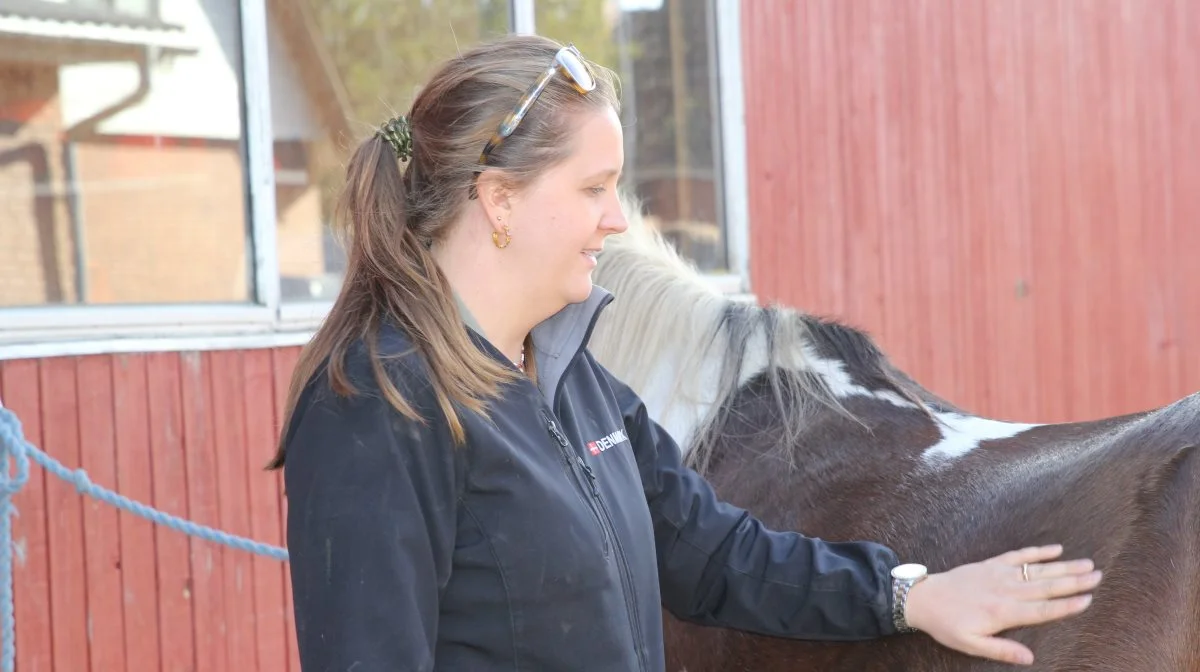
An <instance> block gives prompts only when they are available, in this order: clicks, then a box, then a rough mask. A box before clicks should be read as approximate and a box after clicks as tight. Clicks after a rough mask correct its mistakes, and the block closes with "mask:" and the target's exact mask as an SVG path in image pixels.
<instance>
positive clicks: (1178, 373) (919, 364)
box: [742, 0, 1200, 421]
mask: <svg viewBox="0 0 1200 672" xmlns="http://www.w3.org/2000/svg"><path fill="white" fill-rule="evenodd" d="M742 43H743V49H744V59H745V60H744V68H745V75H746V80H745V93H746V114H747V132H748V138H747V141H748V145H749V146H748V157H747V163H748V165H749V169H750V176H749V182H750V184H749V187H750V215H751V222H752V224H751V226H752V229H751V231H752V236H751V239H752V240H751V264H752V281H753V288H754V291H755V293H756V294H758V295H759V297H760V298H761V299H763V300H767V301H776V300H778V301H781V302H786V303H789V304H793V305H795V306H797V307H801V308H804V309H807V310H809V311H811V312H815V313H824V314H833V315H836V316H841V317H843V318H845V319H847V320H848V321H850V322H852V323H854V324H856V325H858V326H861V327H864V328H866V329H868V330H869V331H871V332H872V333H873V334H874V335H875V336H876V337H877V338H878V339H879V341H880V342H881V344H882V346H883V347H884V349H885V350H886V351H888V352H889V354H890V355H891V356H892V357H893V358H894V360H896V362H897V363H898V364H899V365H900V366H901V367H902V368H904V369H906V370H907V371H909V372H910V373H911V374H913V375H914V376H915V377H916V378H917V379H918V380H920V381H922V382H923V383H925V384H926V385H927V386H928V387H930V388H931V389H933V390H934V391H935V392H937V393H939V394H941V395H943V396H946V397H948V398H950V399H951V400H953V401H955V402H958V403H959V404H961V405H964V406H966V407H967V408H970V409H972V410H975V411H978V412H983V413H988V414H994V415H997V416H1001V417H1009V418H1021V419H1030V420H1038V421H1061V420H1070V419H1086V418H1094V417H1097V416H1104V415H1109V414H1117V413H1122V412H1128V411H1135V410H1140V409H1144V408H1147V407H1152V406H1156V405H1160V404H1164V403H1168V402H1170V401H1172V400H1174V399H1176V398H1178V397H1181V396H1184V395H1186V394H1188V393H1190V392H1194V391H1197V390H1200V279H1198V277H1197V272H1196V270H1195V268H1196V259H1197V254H1198V253H1200V154H1198V153H1197V148H1200V121H1198V120H1200V3H1197V2H1195V1H1194V0H1154V2H1142V1H1137V0H1124V1H1120V0H1065V1H1062V2H1048V1H1046V0H996V1H991V2H962V0H923V1H913V2H897V1H896V0H745V2H744V3H743V35H742Z"/></svg>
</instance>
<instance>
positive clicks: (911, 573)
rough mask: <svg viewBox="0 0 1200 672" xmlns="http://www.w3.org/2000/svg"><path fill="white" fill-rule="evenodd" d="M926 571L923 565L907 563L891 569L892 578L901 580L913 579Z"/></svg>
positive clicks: (923, 574)
mask: <svg viewBox="0 0 1200 672" xmlns="http://www.w3.org/2000/svg"><path fill="white" fill-rule="evenodd" d="M926 571H927V570H926V569H925V565H918V564H913V563H909V564H906V565H900V566H898V567H895V568H894V569H892V578H895V579H899V580H901V581H915V580H917V579H919V578H921V577H922V576H925V572H926Z"/></svg>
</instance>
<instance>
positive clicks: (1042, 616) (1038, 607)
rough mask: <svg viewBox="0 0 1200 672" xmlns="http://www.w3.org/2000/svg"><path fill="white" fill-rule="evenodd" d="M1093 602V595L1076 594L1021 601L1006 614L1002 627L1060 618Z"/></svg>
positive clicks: (1080, 610)
mask: <svg viewBox="0 0 1200 672" xmlns="http://www.w3.org/2000/svg"><path fill="white" fill-rule="evenodd" d="M1091 604H1092V596H1091V595H1090V594H1088V595H1075V596H1073V597H1060V598H1058V599H1053V600H1038V601H1036V602H1021V603H1018V604H1015V605H1013V606H1012V608H1011V610H1009V613H1007V614H1005V616H1006V618H1005V621H1006V624H1005V626H1004V627H1003V628H1002V629H1003V630H1008V629H1010V628H1016V627H1021V626H1026V625H1040V624H1042V623H1048V622H1050V621H1056V620H1058V619H1060V618H1066V617H1068V616H1074V615H1075V614H1078V613H1080V612H1082V611H1083V610H1085V609H1087V608H1088V607H1089V606H1091Z"/></svg>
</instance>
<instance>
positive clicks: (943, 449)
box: [922, 413, 1038, 462]
mask: <svg viewBox="0 0 1200 672" xmlns="http://www.w3.org/2000/svg"><path fill="white" fill-rule="evenodd" d="M936 415H937V418H938V419H939V420H941V421H942V422H943V423H945V427H943V428H942V440H941V441H938V442H937V443H935V444H934V445H932V446H930V447H929V448H926V449H925V452H924V453H923V454H922V457H924V458H925V461H926V462H940V461H944V460H953V459H954V458H957V457H962V456H963V455H966V454H967V453H969V452H971V451H972V450H975V449H976V448H978V447H979V444H980V443H982V442H984V441H994V440H996V439H1010V438H1012V437H1014V436H1017V435H1018V434H1020V433H1021V432H1024V431H1026V430H1029V429H1032V428H1034V427H1037V426H1038V425H1032V424H1024V423H1017V422H1004V421H1002V420H991V419H989V418H980V417H976V416H973V415H961V414H958V413H937V414H936Z"/></svg>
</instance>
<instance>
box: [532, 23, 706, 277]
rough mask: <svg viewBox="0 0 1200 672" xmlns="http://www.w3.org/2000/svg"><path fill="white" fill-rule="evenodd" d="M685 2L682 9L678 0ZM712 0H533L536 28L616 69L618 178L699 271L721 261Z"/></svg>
mask: <svg viewBox="0 0 1200 672" xmlns="http://www.w3.org/2000/svg"><path fill="white" fill-rule="evenodd" d="M685 5H686V7H687V10H686V11H685V10H684V9H683V7H684V6H685ZM713 12H714V6H713V4H712V2H711V0H687V1H686V2H684V0H536V2H535V4H534V14H535V30H536V31H537V32H538V33H539V34H541V35H546V36H547V37H551V38H554V39H556V40H559V41H562V42H572V43H574V44H575V46H577V47H578V48H579V49H580V51H581V52H582V53H583V54H584V55H586V56H587V57H588V58H590V59H592V60H594V61H596V62H598V63H600V64H602V65H604V66H607V67H609V68H611V69H612V70H613V71H615V72H616V73H617V75H618V76H619V77H620V79H621V87H622V88H621V93H622V110H621V116H622V121H623V122H624V125H625V142H626V147H625V176H624V178H623V179H624V182H625V186H626V187H627V188H631V191H633V192H634V193H636V194H637V195H638V196H639V198H640V199H641V200H642V202H643V207H644V209H645V211H646V214H647V215H648V217H649V220H650V221H651V222H652V223H654V224H655V225H656V226H658V228H659V229H660V230H661V231H663V232H664V233H665V234H666V235H667V237H668V238H669V239H671V241H672V242H673V243H674V244H675V245H676V246H677V247H678V248H679V250H680V252H682V253H683V254H684V255H685V256H687V257H688V258H690V259H691V260H692V261H694V262H695V263H696V265H697V266H698V267H699V268H700V269H701V270H704V271H709V272H724V271H726V270H727V269H728V268H729V261H728V258H727V254H726V241H725V235H724V230H723V229H724V226H723V219H724V218H723V216H722V202H721V194H722V179H721V172H722V171H721V165H720V161H721V156H720V151H719V148H720V147H721V136H720V117H719V111H720V104H719V101H718V98H717V94H718V91H717V88H716V83H717V77H716V63H717V53H716V40H715V39H714V34H715V33H714V21H713Z"/></svg>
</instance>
